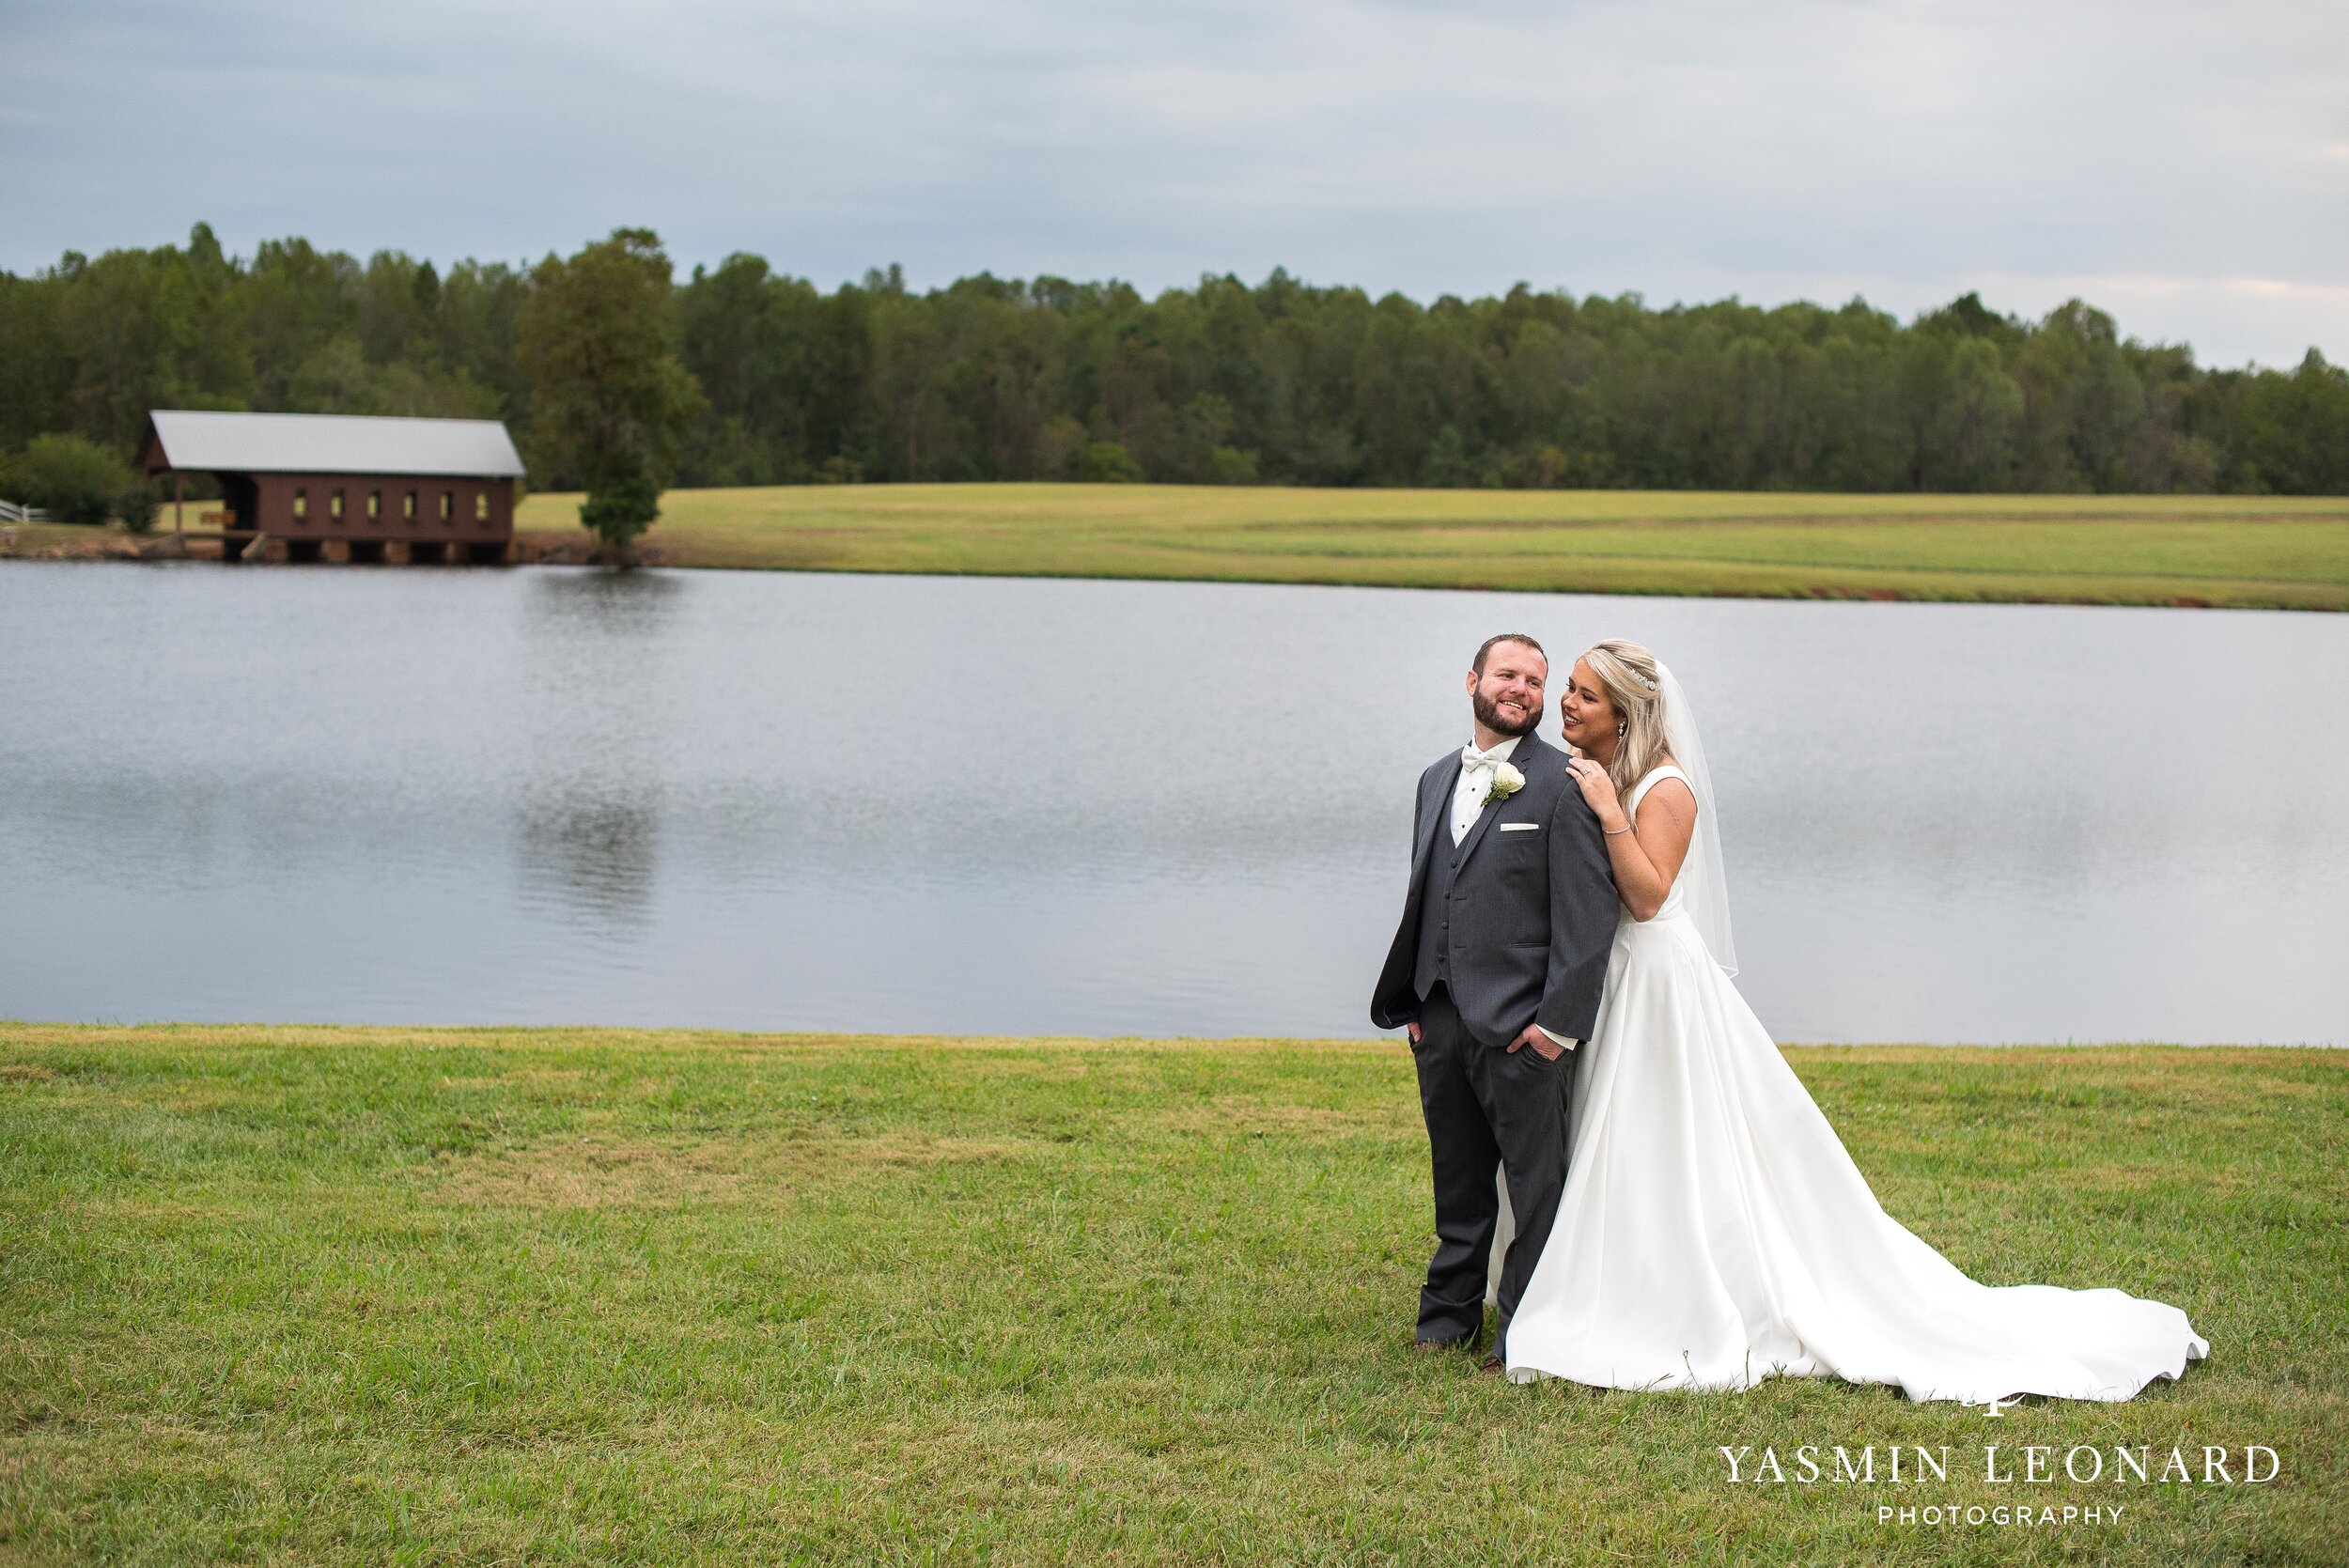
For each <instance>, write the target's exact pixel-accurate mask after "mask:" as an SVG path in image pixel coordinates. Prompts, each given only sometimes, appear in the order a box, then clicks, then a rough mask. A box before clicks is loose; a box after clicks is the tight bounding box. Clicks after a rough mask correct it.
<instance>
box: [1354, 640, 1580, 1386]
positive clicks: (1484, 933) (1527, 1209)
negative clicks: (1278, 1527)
mask: <svg viewBox="0 0 2349 1568" xmlns="http://www.w3.org/2000/svg"><path fill="white" fill-rule="evenodd" d="M1548 676H1549V661H1548V658H1547V657H1546V656H1545V655H1544V654H1543V652H1542V646H1541V644H1539V643H1536V642H1535V641H1533V639H1532V638H1531V637H1523V636H1517V635H1516V634H1513V633H1504V634H1502V635H1501V636H1499V637H1494V638H1491V639H1488V640H1487V641H1486V644H1485V645H1484V646H1483V647H1481V648H1479V649H1477V650H1476V662H1475V664H1474V666H1472V667H1471V668H1470V671H1469V676H1468V693H1469V706H1470V709H1471V710H1472V712H1473V714H1474V718H1475V737H1476V738H1475V742H1474V743H1473V744H1472V745H1470V746H1466V747H1463V748H1462V749H1461V750H1460V751H1458V752H1456V753H1447V754H1446V755H1444V756H1443V757H1441V758H1439V759H1438V760H1437V762H1436V763H1435V764H1434V766H1432V767H1430V768H1428V769H1427V771H1426V772H1424V773H1423V774H1421V775H1420V780H1419V803H1418V809H1417V812H1416V814H1415V815H1414V816H1413V818H1412V824H1411V884H1410V892H1409V893H1407V894H1406V895H1405V897H1404V901H1403V924H1402V925H1401V926H1400V927H1399V928H1397V930H1396V931H1395V934H1394V945H1393V946H1392V947H1391V948H1390V949H1389V950H1388V952H1387V963H1386V968H1385V969H1384V970H1382V971H1381V972H1380V974H1379V976H1378V988H1377V992H1376V993H1375V994H1373V996H1372V998H1371V1003H1370V1017H1371V1021H1372V1022H1373V1023H1375V1024H1377V1026H1378V1027H1379V1028H1381V1029H1402V1030H1406V1031H1408V1032H1409V1034H1410V1037H1411V1057H1412V1060H1413V1062H1414V1063H1415V1064H1416V1065H1417V1067H1418V1069H1419V1100H1420V1107H1421V1109H1422V1110H1424V1111H1425V1112H1426V1116H1427V1142H1428V1146H1429V1149H1430V1151H1431V1152H1432V1154H1433V1156H1434V1167H1435V1188H1436V1255H1435V1257H1434V1258H1433V1259H1432V1260H1431V1261H1430V1262H1429V1263H1428V1265H1427V1283H1426V1285H1425V1287H1424V1288H1423V1289H1422V1290H1421V1292H1420V1297H1419V1333H1418V1343H1419V1346H1420V1348H1421V1349H1423V1350H1427V1349H1434V1348H1436V1347H1439V1346H1442V1345H1450V1344H1461V1343H1467V1342H1469V1341H1470V1340H1472V1339H1474V1338H1475V1336H1476V1333H1477V1331H1478V1330H1479V1329H1480V1328H1482V1327H1484V1323H1485V1281H1486V1257H1487V1254H1488V1253H1489V1252H1490V1250H1491V1248H1492V1242H1493V1227H1494V1224H1495V1222H1496V1221H1497V1219H1498V1218H1499V1213H1500V1204H1501V1201H1500V1198H1499V1196H1498V1194H1497V1193H1496V1191H1495V1189H1494V1185H1493V1168H1494V1166H1495V1165H1496V1164H1498V1165H1499V1166H1500V1167H1501V1170H1503V1171H1504V1172H1507V1179H1508V1183H1509V1208H1510V1211H1511V1213H1512V1214H1514V1215H1515V1216H1516V1219H1517V1239H1516V1240H1515V1241H1514V1242H1513V1243H1512V1244H1511V1245H1510V1248H1509V1256H1508V1260H1507V1262H1506V1263H1505V1264H1504V1265H1503V1266H1502V1268H1501V1290H1500V1308H1501V1330H1500V1335H1498V1336H1496V1337H1495V1339H1494V1342H1493V1346H1492V1349H1493V1354H1492V1355H1490V1356H1487V1357H1486V1358H1485V1365H1486V1368H1487V1369H1488V1370H1489V1369H1492V1368H1495V1367H1498V1366H1499V1365H1500V1364H1501V1358H1502V1355H1503V1350H1502V1343H1503V1339H1504V1338H1505V1336H1506V1335H1507V1334H1508V1331H1509V1318H1510V1315H1511V1314H1512V1313H1513V1312H1516V1310H1517V1301H1518V1299H1519V1298H1520V1297H1522V1296H1524V1294H1525V1286H1526V1281H1528V1280H1530V1279H1531V1278H1532V1273H1533V1265H1534V1263H1535V1262H1536V1261H1537V1260H1538V1259H1539V1258H1540V1257H1541V1255H1542V1246H1543V1244H1544V1243H1545V1242H1547V1241H1548V1239H1549V1227H1550V1222H1551V1220H1553V1219H1555V1218H1556V1217H1557V1213H1558V1199H1559V1195H1560V1194H1561V1193H1562V1192H1563V1190H1564V1188H1565V1182H1566V1106H1567V1094H1566V1089H1567V1084H1568V1082H1569V1080H1570V1072H1571V1068H1572V1063H1571V1061H1570V1060H1569V1059H1568V1058H1567V1056H1566V1053H1567V1052H1568V1051H1570V1050H1572V1049H1573V1048H1574V1047H1575V1045H1576V1044H1577V1043H1578V1042H1579V1041H1581V1040H1584V1039H1587V1038H1589V1037H1590V1033H1591V1030H1592V1027H1593V1025H1594V1024H1595V1022H1596V1021H1597V1017H1598V999H1599V991H1600V988H1601V987H1602V986H1604V984H1605V982H1606V979H1607V955H1608V953H1609V952H1610V949H1611V948H1612V946H1613V943H1614V936H1615V917H1616V900H1615V883H1614V877H1613V874H1612V872H1610V869H1609V866H1608V857H1607V842H1606V835H1605V834H1604V832H1602V831H1601V830H1600V828H1599V824H1598V818H1597V816H1595V815H1594V814H1593V813H1592V811H1591V808H1590V807H1589V806H1588V805H1587V804H1585V803H1584V801H1583V799H1582V792H1581V791H1580V789H1579V788H1578V787H1577V786H1576V784H1575V783H1574V780H1573V778H1572V777H1571V776H1570V775H1569V774H1568V773H1567V772H1566V758H1565V754H1564V753H1562V752H1560V751H1559V750H1557V749H1556V748H1555V747H1551V746H1547V745H1544V744H1543V742H1542V739H1541V737H1539V736H1537V735H1535V734H1534V733H1533V730H1534V726H1535V725H1537V724H1539V723H1540V722H1541V719H1542V697H1543V686H1544V684H1545V683H1546V682H1547V681H1548Z"/></svg>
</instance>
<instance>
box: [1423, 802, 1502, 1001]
mask: <svg viewBox="0 0 2349 1568" xmlns="http://www.w3.org/2000/svg"><path fill="white" fill-rule="evenodd" d="M1452 794H1453V792H1452V791H1451V790H1446V791H1444V796H1443V811H1444V819H1443V820H1442V821H1441V822H1439V823H1437V824H1436V843H1435V847H1434V848H1432V849H1430V850H1429V851H1428V853H1427V885H1426V886H1425V887H1423V888H1422V889H1421V890H1420V895H1419V957H1418V959H1417V961H1416V962H1414V963H1413V964H1412V966H1411V989H1412V990H1414V991H1416V992H1418V993H1419V999H1420V1001H1426V1000H1427V993H1428V992H1430V991H1432V990H1434V989H1435V988H1436V982H1437V981H1439V980H1440V981H1442V982H1443V983H1444V988H1445V989H1446V990H1449V989H1451V987H1452V877H1453V874H1454V873H1455V872H1456V871H1458V870H1459V869H1460V845H1459V844H1455V843H1453V842H1452ZM1487 809H1488V810H1489V809H1490V808H1487ZM1467 842H1468V840H1467V839H1465V838H1463V839H1462V840H1461V841H1460V843H1461V844H1465V843H1467Z"/></svg>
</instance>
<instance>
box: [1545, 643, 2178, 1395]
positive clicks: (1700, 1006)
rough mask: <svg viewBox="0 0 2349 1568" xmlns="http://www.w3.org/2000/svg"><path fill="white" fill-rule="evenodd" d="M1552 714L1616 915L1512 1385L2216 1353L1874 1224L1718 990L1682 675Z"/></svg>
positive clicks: (1635, 684)
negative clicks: (1547, 1379) (1974, 1274)
mask: <svg viewBox="0 0 2349 1568" xmlns="http://www.w3.org/2000/svg"><path fill="white" fill-rule="evenodd" d="M1560 707H1561V711H1562V715H1563V719H1564V730H1565V738H1566V740H1567V742H1568V744H1569V750H1570V751H1572V752H1574V753H1577V754H1576V755H1575V757H1574V760H1573V762H1572V763H1571V764H1570V767H1571V768H1572V769H1573V772H1574V776H1575V778H1576V780H1577V782H1578V783H1579V784H1580V786H1581V789H1582V794H1583V798H1584V799H1585V800H1588V801H1589V802H1590V804H1591V807H1592V809H1593V810H1594V811H1595V812H1596V813H1597V815H1598V818H1599V824H1600V826H1601V827H1602V828H1604V829H1605V830H1606V831H1607V834H1608V839H1607V844H1608V848H1609V851H1610V856H1611V858H1612V861H1613V863H1614V873H1615V885H1616V888H1617V890H1618V892H1619V893H1620V895H1621V897H1622V900H1623V904H1624V914H1623V917H1622V920H1621V924H1619V925H1618V927H1617V929H1616V933H1615V945H1614V952H1613V955H1612V957H1611V959H1610V965H1609V969H1608V973H1607V987H1606V992H1605V995H1604V998H1603V1000H1602V1001H1600V1003H1599V1012H1598V1023H1597V1027H1596V1030H1595V1033H1594V1034H1593V1036H1592V1038H1591V1039H1590V1041H1589V1042H1588V1043H1586V1044H1585V1045H1584V1046H1583V1047H1582V1048H1581V1053H1580V1054H1581V1057H1582V1060H1581V1062H1580V1063H1579V1072H1578V1073H1577V1075H1576V1078H1575V1084H1574V1111H1573V1124H1572V1126H1573V1133H1572V1148H1571V1153H1570V1156H1569V1163H1568V1166H1567V1176H1566V1188H1565V1196H1564V1197H1563V1199H1562V1200H1561V1202H1560V1203H1559V1207H1558V1219H1557V1222H1556V1224H1555V1226H1554V1227H1553V1228H1552V1229H1551V1231H1550V1234H1549V1242H1548V1247H1547V1249H1546V1250H1544V1252H1543V1254H1542V1257H1541V1261H1540V1263H1539V1264H1538V1265H1536V1266H1535V1268H1534V1271H1533V1277H1532V1281H1531V1283H1530V1284H1528V1286H1527V1287H1526V1292H1525V1297H1524V1299H1523V1300H1522V1301H1521V1302H1520V1303H1519V1304H1518V1307H1517V1313H1516V1315H1515V1317H1514V1318H1513V1319H1512V1321H1511V1322H1510V1324H1509V1328H1508V1337H1507V1343H1506V1348H1505V1351H1504V1355H1503V1360H1504V1362H1505V1364H1506V1366H1507V1369H1508V1373H1509V1375H1510V1376H1511V1377H1513V1378H1514V1379H1516V1380H1517V1381H1518V1382H1532V1380H1534V1379H1535V1378H1537V1377H1541V1376H1553V1377H1567V1378H1572V1379H1574V1380H1575V1381H1577V1382H1581V1383H1591V1384H1596V1385H1599V1386H1601V1387H1605V1388H1615V1389H1743V1388H1747V1387H1750V1386H1751V1385H1752V1384H1754V1383H1756V1382H1759V1381H1760V1380H1761V1379H1763V1378H1765V1377H1767V1376H1770V1375H1771V1374H1782V1375H1787V1376H1800V1377H1827V1376H1832V1377H1842V1378H1844V1379H1847V1380H1849V1381H1851V1382H1854V1383H1892V1384H1898V1385H1899V1386H1900V1387H1901V1388H1902V1389H1904V1390H1905V1391H1906V1393H1907V1394H1908V1397H1909V1398H1911V1399H1914V1400H1928V1399H1942V1400H1958V1401H1962V1402H1965V1403H1968V1404H1988V1403H1991V1402H1994V1401H2003V1400H2006V1399H2009V1398H2012V1397H2014V1396H2015V1395H2018V1394H2048V1395H2055V1396H2059V1397H2061V1398H2066V1399H2097V1400H2124V1399H2127V1398H2129V1397H2131V1396H2132V1395H2134V1394H2136V1393H2137V1391H2138V1390H2139V1389H2142V1388H2143V1387H2144V1386H2145V1385H2146V1384H2147V1383H2148V1382H2150V1381H2152V1380H2153V1379H2154V1378H2155V1377H2172V1378H2174V1377H2176V1376H2178V1375H2180V1374H2182V1373H2183V1372H2184V1371H2185V1370H2186V1362H2187V1361H2189V1360H2191V1359H2195V1358H2200V1357H2201V1356H2204V1355H2207V1354H2208V1353H2209V1349H2210V1346H2209V1343H2208V1342H2206V1341H2204V1340H2203V1339H2202V1338H2201V1336H2199V1335H2197V1334H2196V1333H2195V1332H2194V1328H2193V1326H2192V1325H2191V1324H2189V1323H2188V1322H2187V1321H2186V1314H2185V1313H2184V1312H2180V1311H2178V1310H2177V1309H2176V1308H2175V1307H2169V1306H2164V1305H2163V1304H2161V1303H2160V1302H2158V1301H2144V1300H2139V1299H2138V1298H2137V1297H2135V1296H2127V1295H2123V1293H2122V1292H2120V1291H2117V1290H2079V1291H2073V1290H2058V1289H2054V1288H2052V1287H2049V1286H2046V1285H2011V1286H2006V1287H2002V1288H2000V1287H1992V1286H1988V1285H1982V1284H1977V1283H1976V1282H1975V1281H1972V1280H1970V1279H1968V1278H1967V1277H1966V1276H1965V1275H1964V1274H1962V1273H1960V1272H1958V1270H1957V1269H1956V1267H1954V1266H1953V1265H1952V1264H1951V1263H1950V1262H1949V1260H1947V1259H1946V1258H1944V1257H1942V1256H1941V1254H1940V1253H1938V1252H1937V1251H1935V1250H1933V1249H1932V1248H1931V1247H1929V1246H1927V1245H1926V1244H1925V1243H1924V1242H1922V1241H1921V1240H1919V1239H1918V1238H1917V1237H1916V1236H1915V1235H1913V1234H1910V1233H1909V1232H1908V1231H1907V1230H1906V1228H1905V1227H1903V1226H1902V1225H1901V1223H1900V1222H1899V1221H1898V1220H1896V1219H1893V1218H1892V1217H1891V1216H1890V1215H1888V1214H1886V1213H1885V1212H1884V1210H1883V1209H1882V1208H1881V1207H1879V1206H1878V1205H1877V1203H1876V1200H1875V1194H1874V1193H1873V1192H1871V1191H1870V1190H1869V1188H1868V1183H1867V1180H1866V1179H1865V1178H1864V1177H1862V1176H1861V1175H1860V1173H1859V1168H1858V1167H1857V1166H1855V1165H1854V1164H1853V1163H1852V1160H1851V1157H1850V1156H1849V1155H1848V1154H1846V1153H1844V1151H1843V1143H1842V1141H1840V1140H1838V1139H1837V1138H1836V1136H1835V1129H1834V1128H1833V1127H1831V1126H1828V1121H1827V1118H1826V1117H1825V1116H1824V1115H1822V1114H1821V1113H1820V1111H1819V1108H1818V1107H1817V1106H1816V1105H1814V1104H1813V1103H1812V1099H1811V1096H1810V1094H1808V1093H1806V1092H1805V1091H1804V1089H1803V1086H1802V1083H1801V1081H1800V1080H1799V1079H1797V1078H1796V1077H1795V1074H1794V1070H1793V1069H1792V1068H1790V1067H1788V1066H1787V1064H1786V1062H1785V1059H1784V1058H1783V1057H1781V1055H1780V1054H1779V1051H1778V1047H1777V1046H1776V1045H1775V1044H1774V1043H1772V1041H1771V1039H1770V1036H1769V1034H1768V1032H1766V1031H1765V1030H1764V1029H1763V1027H1762V1024H1761V1022H1760V1020H1759V1019H1757V1018H1756V1017H1754V1016H1753V1013H1752V1010H1751V1009H1750V1008H1749V1007H1748V1006H1747V1005H1746V1002H1745V999H1744V998H1743V997H1741V996H1739V995H1738V993H1737V988H1736V987H1735V986H1734V985H1732V984H1731V983H1730V976H1732V975H1734V974H1735V972H1736V958H1735V951H1734V950H1733V948H1732V946H1731V944H1730V928H1729V908H1728V902H1727V899H1726V897H1725V896H1724V892H1725V888H1724V882H1723V878H1722V873H1721V854H1720V832H1719V826H1718V823H1717V821H1716V815H1715V813H1714V811H1713V799H1712V787H1711V782H1710V779H1709V777H1708V775H1707V772H1706V770H1705V767H1704V757H1703V752H1702V750H1701V749H1700V748H1699V745H1698V741H1697V733H1696V725H1695V723H1694V722H1692V720H1691V718H1690V716H1689V712H1688V701H1687V699H1686V698H1685V697H1683V696H1682V694H1681V691H1680V688H1679V685H1678V684H1677V683H1676V682H1675V681H1674V680H1673V679H1672V672H1671V671H1669V670H1667V669H1665V668H1664V666H1663V665H1661V664H1659V663H1658V662H1657V660H1656V657H1655V655H1653V654H1652V653H1650V652H1649V651H1648V650H1647V649H1646V648H1644V647H1641V645H1640V644H1637V643H1626V642H1619V641H1610V642H1604V643H1600V644H1597V645H1596V646H1595V647H1593V648H1592V649H1591V650H1590V651H1589V652H1588V653H1586V654H1584V655H1583V656H1582V658H1581V659H1580V660H1578V661H1577V662H1576V664H1575V666H1574V673H1573V675H1572V678H1571V683H1570V686H1569V689H1568V690H1567V691H1565V692H1564V694H1563V699H1562V701H1561V704H1560Z"/></svg>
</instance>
